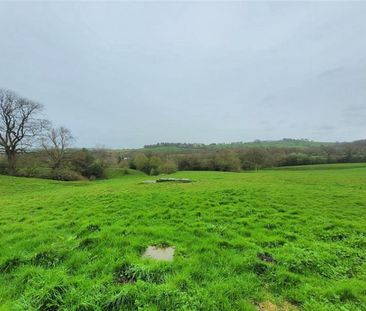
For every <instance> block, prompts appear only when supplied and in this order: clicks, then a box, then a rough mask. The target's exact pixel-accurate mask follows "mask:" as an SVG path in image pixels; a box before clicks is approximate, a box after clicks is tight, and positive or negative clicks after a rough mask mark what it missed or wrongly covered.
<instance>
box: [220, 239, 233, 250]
mask: <svg viewBox="0 0 366 311" xmlns="http://www.w3.org/2000/svg"><path fill="white" fill-rule="evenodd" d="M217 245H218V247H220V248H223V249H228V248H233V245H232V244H231V243H230V242H228V241H220V242H218V243H217Z"/></svg>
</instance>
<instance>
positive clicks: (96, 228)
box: [86, 224, 100, 232]
mask: <svg viewBox="0 0 366 311" xmlns="http://www.w3.org/2000/svg"><path fill="white" fill-rule="evenodd" d="M86 230H88V231H89V232H97V231H100V227H99V226H98V225H95V224H90V225H88V226H87V227H86Z"/></svg>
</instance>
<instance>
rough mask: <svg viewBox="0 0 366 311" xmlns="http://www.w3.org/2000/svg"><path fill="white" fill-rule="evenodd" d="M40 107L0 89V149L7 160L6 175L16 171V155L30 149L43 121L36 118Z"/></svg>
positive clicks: (40, 109)
mask: <svg viewBox="0 0 366 311" xmlns="http://www.w3.org/2000/svg"><path fill="white" fill-rule="evenodd" d="M42 109H43V107H42V105H40V104H38V103H35V102H33V101H31V100H28V99H26V98H23V97H20V96H18V95H17V94H15V93H14V92H11V91H9V90H4V89H0V148H1V149H3V151H5V154H6V157H7V160H8V173H9V174H14V173H15V171H16V160H17V154H18V153H19V152H22V151H24V150H25V149H27V148H30V147H32V145H33V143H34V142H35V137H36V136H37V135H39V134H40V133H41V131H42V129H43V126H44V124H45V120H42V119H39V118H37V116H38V114H39V113H40V112H41V111H42Z"/></svg>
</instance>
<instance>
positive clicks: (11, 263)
mask: <svg viewBox="0 0 366 311" xmlns="http://www.w3.org/2000/svg"><path fill="white" fill-rule="evenodd" d="M22 264H24V261H23V260H22V259H20V258H18V257H14V258H11V259H8V260H6V261H5V262H4V263H3V264H1V265H0V273H10V272H12V271H13V270H15V269H16V268H18V267H19V266H20V265H22Z"/></svg>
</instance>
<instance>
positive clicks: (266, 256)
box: [257, 253, 276, 263]
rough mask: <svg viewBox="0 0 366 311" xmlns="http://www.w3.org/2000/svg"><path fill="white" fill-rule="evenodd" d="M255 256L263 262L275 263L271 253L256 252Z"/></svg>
mask: <svg viewBox="0 0 366 311" xmlns="http://www.w3.org/2000/svg"><path fill="white" fill-rule="evenodd" d="M257 257H258V258H259V259H260V260H262V261H264V262H269V263H276V260H274V259H273V257H272V255H271V254H269V253H260V254H257Z"/></svg>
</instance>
